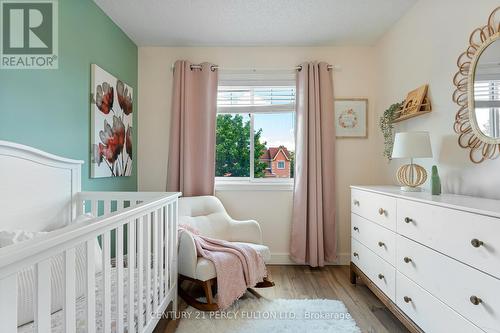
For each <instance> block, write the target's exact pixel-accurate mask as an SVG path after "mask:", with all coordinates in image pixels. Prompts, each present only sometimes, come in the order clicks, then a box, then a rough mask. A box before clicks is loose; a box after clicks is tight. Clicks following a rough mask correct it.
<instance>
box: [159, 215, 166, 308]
mask: <svg viewBox="0 0 500 333" xmlns="http://www.w3.org/2000/svg"><path fill="white" fill-rule="evenodd" d="M163 223H164V222H163V207H162V208H160V209H159V210H158V227H159V233H158V254H159V256H160V258H159V260H158V261H159V263H158V271H159V272H160V302H161V301H163V297H164V296H163V295H164V291H165V285H164V283H165V271H164V270H163V269H164V267H165V265H164V262H163V232H164V231H163V230H164V229H163Z"/></svg>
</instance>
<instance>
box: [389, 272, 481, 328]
mask: <svg viewBox="0 0 500 333" xmlns="http://www.w3.org/2000/svg"><path fill="white" fill-rule="evenodd" d="M396 304H397V306H398V307H399V308H400V309H401V310H402V311H403V312H404V313H406V315H407V316H408V317H410V318H411V319H412V320H413V321H414V322H415V323H416V324H417V325H418V326H420V328H421V329H422V330H423V331H424V332H426V333H443V332H467V333H481V332H482V331H481V330H480V329H479V328H477V327H476V326H474V325H473V324H472V323H471V322H470V321H468V320H467V319H465V318H464V317H462V316H461V315H459V314H458V313H457V312H455V311H453V310H452V309H451V308H449V307H448V306H446V305H445V304H444V303H443V302H441V301H440V300H438V299H437V298H435V297H434V296H432V295H431V294H429V293H428V292H427V291H425V290H424V289H422V288H421V287H419V286H418V285H417V284H415V283H414V282H413V281H411V280H410V279H408V278H407V277H405V276H404V275H403V274H401V273H400V272H397V273H396Z"/></svg>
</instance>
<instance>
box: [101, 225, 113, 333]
mask: <svg viewBox="0 0 500 333" xmlns="http://www.w3.org/2000/svg"><path fill="white" fill-rule="evenodd" d="M110 233H111V232H110V231H107V232H105V233H104V234H103V236H102V266H103V267H102V268H103V284H104V286H103V290H104V294H103V298H104V299H103V317H104V320H103V329H104V332H105V333H110V332H111V266H110V256H111V253H110V252H111V247H110V243H111V241H110Z"/></svg>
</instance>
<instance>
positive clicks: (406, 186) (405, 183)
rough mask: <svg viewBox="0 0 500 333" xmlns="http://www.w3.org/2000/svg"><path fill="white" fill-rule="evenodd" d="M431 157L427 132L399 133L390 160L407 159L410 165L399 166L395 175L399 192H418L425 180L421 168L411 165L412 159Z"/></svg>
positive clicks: (425, 175)
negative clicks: (399, 187)
mask: <svg viewBox="0 0 500 333" xmlns="http://www.w3.org/2000/svg"><path fill="white" fill-rule="evenodd" d="M425 157H432V149H431V140H430V138H429V133H428V132H400V133H396V137H395V138H394V147H393V149H392V158H409V159H410V164H405V165H403V166H401V167H400V168H399V169H398V171H397V173H396V176H397V179H398V182H399V183H400V184H401V191H406V192H420V191H422V188H420V187H419V186H420V185H422V184H423V183H425V181H426V180H427V172H426V171H425V169H424V168H423V167H421V166H420V165H418V164H414V163H413V159H414V158H425Z"/></svg>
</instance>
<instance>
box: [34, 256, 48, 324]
mask: <svg viewBox="0 0 500 333" xmlns="http://www.w3.org/2000/svg"><path fill="white" fill-rule="evenodd" d="M35 270H36V286H35V288H36V289H35V290H36V292H35V293H34V295H35V304H36V308H35V313H34V315H35V327H36V328H37V331H38V332H49V331H50V329H51V322H50V319H51V318H50V302H51V300H50V294H51V289H50V260H49V259H47V260H43V261H40V262H39V263H37V264H36V265H35Z"/></svg>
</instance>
